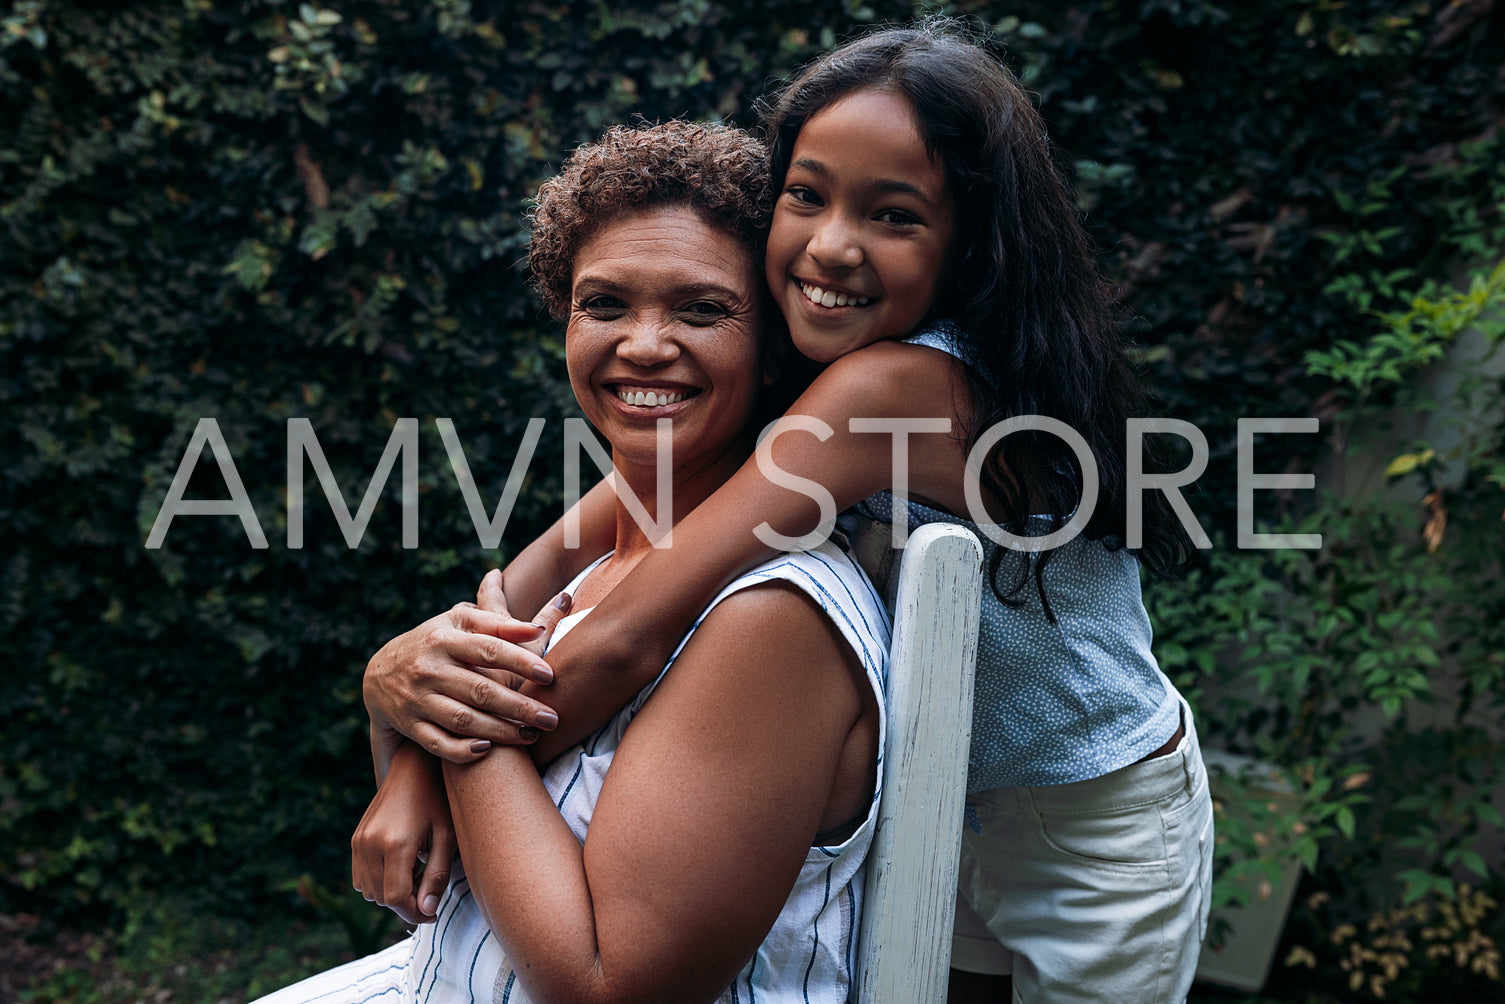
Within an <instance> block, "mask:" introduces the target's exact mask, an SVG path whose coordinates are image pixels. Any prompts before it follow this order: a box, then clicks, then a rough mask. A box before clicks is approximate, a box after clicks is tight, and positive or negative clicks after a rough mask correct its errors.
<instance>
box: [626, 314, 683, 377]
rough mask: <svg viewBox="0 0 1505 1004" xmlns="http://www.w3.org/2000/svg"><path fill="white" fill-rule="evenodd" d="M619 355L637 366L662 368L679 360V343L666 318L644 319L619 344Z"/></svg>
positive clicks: (629, 329)
mask: <svg viewBox="0 0 1505 1004" xmlns="http://www.w3.org/2000/svg"><path fill="white" fill-rule="evenodd" d="M617 355H618V356H619V357H620V358H622V359H625V360H626V361H628V362H630V363H632V364H634V365H636V366H662V365H663V364H665V363H671V362H673V361H674V360H675V359H678V358H679V342H678V341H677V340H675V338H674V336H673V334H672V333H671V332H670V331H669V324H668V323H667V320H666V319H665V318H647V317H645V318H642V319H640V320H638V321H636V322H635V323H633V324H632V325H630V327H629V328H628V330H627V331H626V332H625V333H624V335H623V337H622V340H621V341H619V342H618V343H617Z"/></svg>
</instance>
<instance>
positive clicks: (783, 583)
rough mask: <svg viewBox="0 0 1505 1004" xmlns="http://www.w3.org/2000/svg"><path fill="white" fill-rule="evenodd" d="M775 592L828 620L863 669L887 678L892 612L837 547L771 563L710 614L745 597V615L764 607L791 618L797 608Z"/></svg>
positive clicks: (736, 585) (729, 591) (730, 590)
mask: <svg viewBox="0 0 1505 1004" xmlns="http://www.w3.org/2000/svg"><path fill="white" fill-rule="evenodd" d="M775 593H782V594H783V595H784V596H785V597H786V598H787V600H786V601H784V602H785V603H787V602H788V600H792V601H794V602H795V603H798V604H799V605H800V606H801V607H802V608H803V609H804V610H806V611H808V612H809V613H811V614H815V613H816V612H818V613H819V614H821V615H824V617H825V618H826V619H827V620H829V621H830V622H831V623H832V624H833V625H835V627H836V628H837V630H838V631H840V633H841V635H842V637H843V638H844V639H845V640H846V642H847V644H848V645H849V646H850V647H851V648H852V650H853V651H854V652H855V653H856V654H857V656H858V658H859V659H860V660H861V661H862V664H863V667H864V668H865V669H867V670H869V671H870V672H874V673H876V674H878V675H879V676H880V677H881V676H882V674H883V671H884V663H885V662H886V660H887V657H888V646H889V640H890V633H891V630H892V629H891V625H890V621H889V616H888V612H887V611H886V610H885V609H884V606H883V600H882V598H881V596H880V595H879V593H878V590H877V589H876V588H875V587H874V586H873V584H872V582H871V581H869V579H868V578H867V576H866V574H864V573H863V572H862V570H861V569H860V568H858V567H857V564H856V563H855V562H854V561H853V560H852V559H851V558H850V557H849V556H848V555H847V554H846V553H845V552H843V551H842V550H841V549H840V548H838V547H837V546H836V545H835V544H834V543H833V542H831V541H829V540H827V541H826V542H824V543H822V544H821V545H820V546H818V547H814V548H811V549H810V550H808V551H797V552H789V553H785V554H780V555H777V556H776V557H773V558H770V559H769V560H768V561H765V562H764V563H763V564H761V565H759V566H757V567H756V568H754V569H752V570H751V571H749V572H747V573H746V574H744V575H741V576H739V577H738V578H737V579H735V580H734V581H733V582H732V583H731V584H730V585H728V586H727V587H726V589H724V590H723V591H722V592H721V594H720V595H719V596H717V598H716V600H715V601H714V602H713V603H712V604H711V607H710V608H707V609H708V611H709V609H711V608H714V607H716V606H718V605H720V604H722V603H723V602H726V601H728V600H730V599H731V598H733V597H735V596H737V594H745V595H744V596H743V602H741V603H739V604H737V605H738V606H739V608H740V610H739V613H740V614H751V613H753V610H752V607H753V606H754V605H755V604H758V605H761V606H762V607H763V608H764V609H765V610H766V611H767V613H768V614H769V615H770V619H772V618H773V617H777V616H785V615H787V614H788V613H789V611H790V609H792V608H790V607H788V606H785V605H784V603H781V602H780V601H778V600H774V599H772V596H773V595H774V594H775ZM760 601H761V603H760ZM781 608H782V609H781Z"/></svg>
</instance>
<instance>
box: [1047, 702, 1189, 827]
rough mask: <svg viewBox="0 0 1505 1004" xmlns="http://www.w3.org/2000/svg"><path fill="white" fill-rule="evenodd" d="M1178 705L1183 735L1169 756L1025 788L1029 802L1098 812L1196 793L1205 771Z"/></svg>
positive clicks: (1183, 707) (1186, 712)
mask: <svg viewBox="0 0 1505 1004" xmlns="http://www.w3.org/2000/svg"><path fill="white" fill-rule="evenodd" d="M1180 703H1181V725H1182V727H1183V728H1184V729H1185V732H1186V734H1185V735H1183V736H1182V737H1181V741H1180V742H1179V743H1177V744H1176V748H1175V749H1174V750H1172V751H1171V752H1170V753H1167V754H1165V755H1164V756H1161V757H1156V758H1155V759H1153V760H1144V761H1142V762H1140V763H1133V764H1130V765H1129V766H1127V767H1120V768H1119V769H1118V770H1113V771H1109V772H1108V773H1106V774H1104V775H1103V776H1101V777H1094V778H1089V779H1087V780H1085V781H1071V782H1068V783H1066V784H1051V785H1038V786H1034V787H1029V788H1026V789H1024V791H1025V792H1027V794H1028V798H1029V801H1031V802H1032V803H1034V805H1035V808H1037V809H1053V810H1057V811H1071V810H1082V809H1083V808H1084V807H1085V805H1092V806H1094V807H1096V808H1098V809H1102V808H1112V807H1122V808H1128V807H1130V806H1135V805H1147V804H1149V803H1151V802H1158V801H1160V800H1161V799H1162V798H1165V797H1166V795H1167V794H1170V793H1171V792H1174V791H1176V790H1178V789H1180V788H1181V787H1183V786H1184V788H1185V790H1187V791H1196V790H1197V789H1198V787H1200V786H1201V785H1202V784H1204V783H1205V782H1206V778H1207V768H1206V767H1205V766H1204V765H1203V763H1202V749H1201V746H1200V745H1199V744H1198V742H1197V728H1196V725H1195V723H1194V722H1193V721H1192V716H1191V709H1189V708H1188V707H1187V706H1186V702H1185V701H1182V702H1180Z"/></svg>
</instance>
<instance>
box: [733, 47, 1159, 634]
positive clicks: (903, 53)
mask: <svg viewBox="0 0 1505 1004" xmlns="http://www.w3.org/2000/svg"><path fill="white" fill-rule="evenodd" d="M864 88H882V89H886V90H891V91H894V92H896V93H899V94H902V95H903V96H904V97H905V98H906V99H907V100H908V101H909V102H910V104H911V105H912V106H913V108H914V110H915V117H916V119H917V121H918V124H919V128H920V132H921V135H922V137H923V139H924V141H925V145H926V147H927V149H928V150H929V152H930V154H931V155H932V156H934V157H939V158H940V162H941V164H942V165H943V166H944V168H945V173H946V181H947V184H948V185H950V190H951V195H952V200H953V203H952V204H953V205H954V206H955V207H956V236H955V238H954V240H955V244H954V249H953V254H952V256H951V264H950V266H949V268H948V271H949V273H950V274H949V275H947V276H943V277H942V279H943V282H942V284H941V291H940V292H939V293H938V294H937V297H936V301H937V302H936V306H935V308H934V309H933V310H932V314H933V316H936V317H946V318H949V319H951V320H953V321H954V322H955V323H956V324H957V325H958V327H959V328H960V329H961V334H962V338H963V340H964V342H965V348H966V351H967V354H968V359H967V361H968V362H969V363H970V364H971V367H970V368H969V372H968V379H969V380H970V381H971V384H972V397H973V402H974V405H975V408H976V415H977V422H976V425H975V426H974V427H973V428H972V429H971V431H970V433H969V437H968V441H967V448H968V450H969V451H970V450H971V448H972V446H973V444H974V443H975V442H976V441H977V438H978V437H979V436H980V435H981V434H982V432H984V431H985V430H987V429H988V428H989V427H991V426H992V425H994V424H995V423H997V422H999V421H1001V420H1003V419H1006V418H1009V417H1011V416H1015V415H1046V416H1049V417H1051V418H1055V419H1059V420H1060V421H1062V422H1065V423H1066V424H1067V425H1069V426H1071V427H1072V428H1073V429H1075V430H1076V431H1077V432H1078V433H1080V434H1081V436H1082V438H1083V439H1085V440H1086V442H1087V444H1088V445H1089V446H1090V447H1091V450H1092V453H1093V455H1094V456H1095V457H1096V460H1097V467H1098V473H1099V485H1100V487H1099V494H1098V500H1097V506H1096V508H1095V509H1094V510H1093V513H1092V518H1091V520H1090V521H1089V522H1088V523H1087V526H1086V529H1085V531H1084V533H1085V535H1086V537H1087V538H1088V539H1089V540H1096V541H1100V542H1101V543H1102V544H1103V546H1105V547H1107V548H1109V549H1117V548H1120V547H1123V546H1124V544H1125V542H1126V540H1127V529H1126V523H1125V494H1126V489H1125V466H1126V461H1125V449H1126V447H1125V439H1124V437H1125V433H1126V420H1127V419H1128V418H1130V417H1132V416H1140V415H1143V414H1145V410H1144V409H1145V396H1144V392H1143V389H1142V387H1141V386H1140V383H1139V380H1138V377H1137V376H1136V374H1135V373H1134V371H1133V369H1132V368H1131V366H1130V364H1129V361H1128V359H1127V358H1126V356H1125V344H1124V341H1123V339H1122V337H1121V335H1120V332H1119V329H1118V326H1117V324H1116V323H1115V318H1114V315H1113V310H1112V308H1111V296H1110V293H1109V291H1108V289H1107V287H1106V285H1105V284H1104V282H1103V280H1102V278H1101V277H1100V275H1099V274H1098V271H1097V267H1096V262H1095V260H1094V258H1093V254H1092V249H1091V246H1090V243H1089V241H1088V239H1087V234H1086V231H1085V229H1084V228H1083V226H1082V223H1081V221H1080V219H1079V218H1078V212H1077V207H1076V204H1075V201H1074V199H1073V198H1072V193H1071V190H1070V188H1069V186H1068V185H1067V184H1066V181H1065V179H1064V178H1063V176H1062V175H1061V173H1060V172H1059V171H1058V170H1057V168H1056V165H1055V162H1054V160H1053V158H1052V150H1051V144H1050V140H1049V138H1048V137H1047V136H1046V133H1045V125H1044V122H1043V120H1042V119H1041V117H1040V114H1039V112H1038V111H1037V110H1036V109H1035V107H1034V105H1033V104H1032V103H1031V102H1030V100H1029V97H1028V96H1027V95H1026V94H1025V93H1024V91H1023V89H1022V88H1021V87H1020V86H1019V84H1018V83H1017V81H1015V79H1014V78H1013V75H1012V74H1010V73H1009V71H1008V70H1007V69H1006V68H1005V67H1004V66H1003V65H1002V64H1001V63H1000V62H999V61H998V60H997V59H996V58H995V57H994V56H993V55H992V54H990V53H989V52H988V51H987V50H986V49H985V48H983V46H982V45H981V44H979V43H978V42H975V41H974V40H973V39H972V38H971V37H970V36H969V34H968V33H967V31H966V30H965V28H964V27H962V26H961V25H959V24H958V23H957V22H955V21H952V20H933V21H929V22H924V23H921V24H918V25H916V26H914V27H909V28H887V29H882V30H878V31H876V32H874V33H872V34H869V35H866V36H864V37H861V38H858V39H856V40H854V41H851V42H848V43H846V44H845V45H842V46H841V47H839V48H837V49H834V50H832V51H831V52H828V53H826V54H825V55H823V56H820V57H818V58H817V59H816V60H815V61H814V62H812V63H811V64H809V65H808V66H807V67H805V68H804V69H803V70H801V71H800V72H799V73H798V74H797V75H796V76H795V77H794V78H793V79H792V80H791V81H790V82H789V83H788V84H787V85H786V86H785V87H783V88H782V89H781V90H780V91H779V92H778V93H777V94H775V95H774V96H773V97H772V98H771V99H765V101H764V102H763V103H762V104H761V105H760V107H759V112H760V114H761V116H762V118H763V122H764V126H765V128H766V130H767V134H768V135H767V139H768V144H769V150H770V155H771V157H772V167H773V183H774V192H775V194H776V195H777V193H779V192H781V191H782V190H783V185H784V178H785V176H786V175H787V173H788V170H789V163H790V159H791V156H792V151H793V149H794V141H795V139H796V137H797V136H798V135H799V132H800V129H801V128H802V127H803V126H804V124H805V122H806V121H808V120H809V119H810V117H811V116H812V115H814V114H815V113H816V112H818V111H820V110H821V109H822V108H825V107H827V106H828V105H830V104H831V103H832V102H834V101H836V100H837V99H838V98H841V97H842V96H844V95H847V94H850V93H852V92H854V91H857V90H861V89H864ZM1146 447H1147V450H1146V452H1147V453H1151V452H1152V451H1151V450H1150V449H1149V447H1150V444H1148V443H1147V444H1146ZM981 474H982V484H983V487H984V488H985V489H986V491H987V494H989V495H991V497H992V498H993V499H994V500H995V501H996V503H997V504H998V505H1000V506H1001V507H1002V515H1003V518H1002V520H1001V522H1003V523H1005V524H1010V525H1017V526H1016V529H1015V532H1019V530H1020V528H1022V527H1023V526H1024V523H1025V521H1026V520H1027V518H1028V517H1029V516H1031V515H1032V514H1045V515H1047V516H1049V517H1050V520H1051V522H1052V524H1053V526H1054V527H1059V526H1062V525H1064V524H1065V522H1066V520H1067V519H1068V518H1069V516H1070V514H1071V513H1072V512H1073V511H1074V510H1075V509H1076V507H1077V504H1078V501H1079V498H1080V495H1081V484H1082V471H1081V468H1080V465H1079V464H1078V463H1077V460H1076V457H1075V454H1074V453H1073V452H1072V450H1071V448H1070V447H1069V446H1068V445H1067V444H1066V443H1064V442H1062V441H1061V440H1060V439H1058V438H1056V437H1054V436H1051V435H1048V434H1045V433H1038V432H1019V433H1015V434H1013V435H1009V436H1007V437H1005V438H1004V439H1003V440H1002V441H1000V442H999V444H998V445H997V446H996V447H995V448H994V449H993V450H992V451H991V452H990V453H989V455H988V457H987V459H986V461H985V463H984V464H983V469H982V472H981ZM1143 501H1144V527H1143V533H1144V536H1143V544H1142V546H1141V547H1139V548H1137V549H1136V553H1137V555H1138V557H1139V559H1140V561H1142V562H1143V563H1144V564H1145V565H1146V567H1148V568H1150V569H1151V570H1152V571H1153V572H1155V573H1157V574H1167V573H1168V572H1170V571H1171V570H1172V569H1173V568H1174V567H1175V566H1176V565H1177V564H1179V563H1180V562H1181V561H1182V560H1184V558H1185V556H1186V554H1187V545H1186V542H1185V538H1184V536H1183V535H1182V534H1181V533H1180V530H1179V523H1178V521H1177V520H1176V519H1175V518H1174V515H1173V513H1172V512H1171V510H1170V507H1169V505H1168V504H1167V502H1166V500H1165V497H1164V495H1163V494H1162V493H1161V492H1158V491H1146V492H1145V493H1144V498H1143ZM896 516H898V514H896ZM898 518H902V517H901V516H898ZM1032 532H1038V530H1035V531H1032ZM1005 553H1006V552H1005V551H1004V549H1002V548H999V549H997V550H996V551H995V552H994V554H993V559H992V562H991V565H990V567H989V570H988V571H989V577H990V579H991V581H992V584H993V590H994V592H995V593H996V594H997V595H998V597H999V599H1000V600H1002V601H1003V602H1005V603H1009V604H1011V605H1017V604H1018V603H1020V602H1022V600H1020V599H1019V598H1018V594H1019V592H1020V591H1021V590H1022V589H1023V587H1024V586H1025V584H1026V583H1027V582H1028V581H1029V579H1030V578H1031V577H1033V578H1034V580H1035V583H1036V586H1037V588H1038V589H1039V592H1040V597H1041V601H1042V604H1043V605H1044V608H1045V611H1046V613H1047V615H1049V614H1050V604H1049V601H1048V600H1047V599H1046V598H1045V591H1044V584H1043V580H1042V579H1041V573H1042V571H1043V570H1044V568H1045V566H1046V564H1047V563H1049V561H1050V560H1051V556H1052V554H1053V553H1054V552H1052V551H1044V552H1040V553H1038V554H1025V555H1024V556H1023V560H1022V561H1020V562H1017V563H1015V562H1010V565H1011V567H1013V568H1014V569H1015V571H1014V573H1013V574H1011V575H1008V576H1005V575H1003V573H1002V563H1003V558H1004V555H1005ZM1005 578H1007V579H1010V580H1012V581H1008V582H1004V581H1001V580H1003V579H1005ZM1052 619H1053V618H1052Z"/></svg>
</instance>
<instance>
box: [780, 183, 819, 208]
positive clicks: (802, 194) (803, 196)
mask: <svg viewBox="0 0 1505 1004" xmlns="http://www.w3.org/2000/svg"><path fill="white" fill-rule="evenodd" d="M784 194H785V195H787V196H788V197H789V198H791V199H793V200H794V201H795V202H798V203H801V204H803V205H806V206H818V205H821V201H820V196H819V195H816V194H815V193H814V192H813V191H811V190H810V189H808V188H806V187H805V186H803V185H790V186H789V187H788V188H786V189H784Z"/></svg>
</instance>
